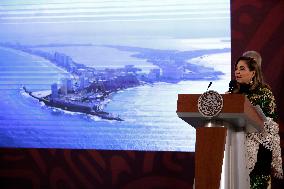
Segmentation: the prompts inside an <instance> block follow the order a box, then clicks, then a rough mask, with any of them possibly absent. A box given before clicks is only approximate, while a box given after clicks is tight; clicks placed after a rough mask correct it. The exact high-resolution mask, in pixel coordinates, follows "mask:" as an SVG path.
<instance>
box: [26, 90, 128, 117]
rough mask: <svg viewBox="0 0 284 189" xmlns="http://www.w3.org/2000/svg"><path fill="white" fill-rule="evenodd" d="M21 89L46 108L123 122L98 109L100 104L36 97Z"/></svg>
mask: <svg viewBox="0 0 284 189" xmlns="http://www.w3.org/2000/svg"><path fill="white" fill-rule="evenodd" d="M23 89H24V91H25V92H26V93H27V94H29V95H30V96H31V97H33V98H35V99H37V100H38V101H39V102H43V103H44V104H45V105H46V106H49V107H55V108H59V109H62V110H66V111H70V112H80V113H85V114H89V115H94V116H98V117H100V118H102V119H106V120H116V121H123V119H121V118H120V117H118V116H115V115H112V114H110V113H108V112H105V111H102V110H101V108H100V104H97V105H90V104H87V103H78V102H70V101H66V100H63V99H60V98H52V97H50V95H48V96H46V97H38V96H36V95H34V94H33V93H32V92H31V91H28V90H27V88H26V87H25V86H24V87H23Z"/></svg>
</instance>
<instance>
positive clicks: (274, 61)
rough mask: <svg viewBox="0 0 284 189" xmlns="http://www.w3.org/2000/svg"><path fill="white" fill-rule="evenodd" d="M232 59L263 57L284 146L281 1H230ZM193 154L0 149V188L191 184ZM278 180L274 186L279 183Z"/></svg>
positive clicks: (283, 16) (283, 4) (283, 5)
mask: <svg viewBox="0 0 284 189" xmlns="http://www.w3.org/2000/svg"><path fill="white" fill-rule="evenodd" d="M231 10H232V22H231V23H232V64H234V61H235V60H236V59H237V57H238V56H240V55H241V54H242V53H243V52H244V51H246V50H257V51H259V52H260V53H261V55H262V57H263V64H262V69H263V72H264V75H265V79H266V81H267V82H268V84H270V85H271V87H272V90H273V92H274V95H275V97H276V99H277V105H278V110H279V115H280V116H279V117H280V120H279V121H280V135H281V146H282V157H283V151H284V100H283V99H284V90H283V89H282V86H283V82H284V74H281V73H283V72H284V66H283V62H284V38H283V34H284V1H283V0H250V1H248V0H232V3H231ZM193 178H194V153H182V152H135V151H102V150H100V151H99V150H63V149H0V187H1V188H136V189H139V188H141V189H142V188H178V189H180V188H192V184H193ZM281 184H283V181H277V182H275V184H274V186H275V187H274V188H281Z"/></svg>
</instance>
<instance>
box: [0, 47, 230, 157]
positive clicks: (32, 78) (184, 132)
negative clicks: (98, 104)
mask: <svg viewBox="0 0 284 189" xmlns="http://www.w3.org/2000/svg"><path fill="white" fill-rule="evenodd" d="M123 56H124V55H123ZM212 56H213V58H211V59H210V57H212ZM214 56H215V57H214ZM229 56H230V53H223V54H215V55H208V56H206V58H202V59H200V60H198V59H195V60H194V61H195V62H196V63H199V64H203V65H207V66H211V67H215V66H216V65H217V64H218V65H219V68H220V69H222V70H223V71H224V70H230V64H229V63H227V60H230V59H228V58H229ZM207 59H208V61H209V60H210V64H209V63H208V61H207V62H206V60H207ZM215 59H216V60H217V61H216V60H215ZM214 60H215V63H214ZM220 65H221V66H220ZM62 77H69V74H68V73H67V72H65V71H64V70H61V69H59V68H58V67H56V66H54V65H53V64H51V63H50V62H48V61H46V60H44V59H42V58H40V57H36V56H31V55H29V54H25V53H22V52H19V51H15V50H10V49H5V48H0V107H1V109H0V146H1V147H36V148H39V147H40V148H83V149H115V150H120V149H123V150H161V151H172V150H174V151H194V145H195V129H194V128H193V127H191V126H190V125H188V124H187V123H185V122H184V121H182V120H181V119H179V118H178V116H177V115H176V101H177V95H178V94H179V93H202V92H204V91H205V90H206V88H207V86H208V83H209V81H182V82H179V83H178V84H170V83H162V82H161V83H156V84H153V85H144V86H139V87H135V88H130V89H127V90H124V91H120V92H118V93H116V94H113V95H112V96H111V97H110V101H109V103H108V104H107V106H106V108H105V110H106V111H108V112H110V113H113V114H116V115H119V116H120V117H121V118H122V119H124V120H125V121H122V122H118V121H108V120H102V119H100V118H98V117H94V116H88V115H85V114H81V113H70V112H66V111H62V110H59V109H54V108H50V107H46V106H44V105H43V104H41V103H39V102H38V101H37V100H35V99H33V98H32V97H30V96H28V95H27V94H25V93H24V91H23V89H22V86H26V87H27V88H28V89H29V90H32V91H38V90H48V89H50V84H52V83H54V82H58V81H60V78H62ZM229 77H230V74H229V73H227V72H226V74H225V75H224V76H223V77H222V78H221V79H220V80H219V81H216V82H213V85H212V87H211V89H214V90H217V91H219V92H221V93H222V92H225V91H226V89H227V83H228V81H229Z"/></svg>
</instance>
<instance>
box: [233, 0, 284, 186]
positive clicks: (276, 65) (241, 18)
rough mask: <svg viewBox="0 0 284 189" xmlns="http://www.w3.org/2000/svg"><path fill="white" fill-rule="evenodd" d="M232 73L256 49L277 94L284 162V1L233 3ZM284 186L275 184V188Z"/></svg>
mask: <svg viewBox="0 0 284 189" xmlns="http://www.w3.org/2000/svg"><path fill="white" fill-rule="evenodd" d="M231 10H232V17H231V25H232V74H233V73H234V72H233V69H234V66H233V65H234V63H235V61H236V60H237V58H238V57H239V56H240V55H241V54H242V53H243V52H244V51H247V50H256V51H258V52H260V54H261V56H262V71H263V73H264V78H265V81H266V82H267V83H268V84H269V85H270V86H271V87H272V91H273V93H274V95H275V98H276V101H277V106H278V114H279V123H280V137H281V148H282V159H284V153H283V152H284V98H283V97H284V90H283V87H284V74H283V73H284V36H283V34H284V1H283V0H269V1H265V0H251V1H247V0H232V1H231ZM281 184H282V185H283V186H284V182H283V180H282V181H275V186H274V188H280V187H281V186H280V185H281ZM283 186H282V187H283Z"/></svg>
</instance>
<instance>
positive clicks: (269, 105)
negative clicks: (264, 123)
mask: <svg viewBox="0 0 284 189" xmlns="http://www.w3.org/2000/svg"><path fill="white" fill-rule="evenodd" d="M244 94H245V95H246V96H247V98H248V99H249V101H250V102H251V103H252V104H253V105H254V106H255V105H259V106H260V108H261V109H262V111H263V113H264V114H265V116H266V117H270V118H272V119H273V120H274V121H276V120H277V113H276V103H275V98H274V96H273V94H272V91H271V90H270V89H269V88H268V87H266V86H259V87H256V89H254V90H248V91H247V92H246V93H244Z"/></svg>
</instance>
